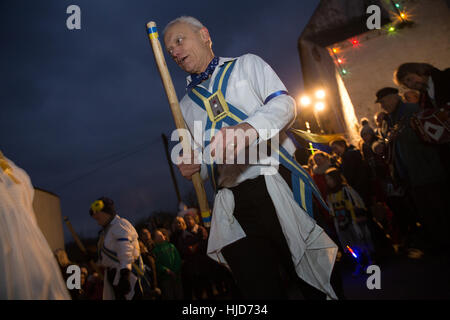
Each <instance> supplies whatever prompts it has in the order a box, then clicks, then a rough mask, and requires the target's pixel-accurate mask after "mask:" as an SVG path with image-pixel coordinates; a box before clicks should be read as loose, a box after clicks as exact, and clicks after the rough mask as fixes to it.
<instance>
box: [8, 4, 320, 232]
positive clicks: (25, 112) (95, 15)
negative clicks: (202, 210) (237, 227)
mask: <svg viewBox="0 0 450 320" xmlns="http://www.w3.org/2000/svg"><path fill="white" fill-rule="evenodd" d="M318 2H319V0H311V1H310V0H308V1H299V0H280V1H261V0H250V1H249V0H245V1H243V0H240V1H235V0H231V1H227V2H226V3H225V2H219V1H149V0H146V1H144V0H133V1H123V0H122V1H119V0H114V1H111V0H110V1H106V0H71V1H62V0H42V1H25V0H1V1H0V43H1V50H0V123H1V124H0V150H2V151H3V153H4V154H5V155H6V156H7V157H8V158H10V159H12V160H13V161H14V162H15V163H16V164H17V165H19V166H20V167H22V168H24V169H25V170H26V171H27V172H28V174H29V175H30V177H31V180H32V182H33V184H34V186H36V187H39V188H42V189H45V190H48V191H51V192H53V193H55V194H57V195H58V196H59V197H60V199H61V208H62V214H63V215H64V216H68V217H69V219H70V220H71V221H72V224H73V225H74V227H75V229H76V230H77V231H79V233H80V234H81V235H84V236H94V235H96V232H97V230H98V226H97V225H96V224H95V222H94V221H93V220H91V218H90V217H89V215H88V208H89V205H90V203H91V202H92V201H93V200H95V199H96V198H98V197H99V196H102V195H105V196H108V197H111V198H112V199H114V201H115V202H116V206H117V209H118V212H119V214H120V215H122V216H125V217H127V218H129V219H130V221H132V222H135V221H137V220H139V219H140V218H143V217H146V216H148V215H149V214H150V213H151V212H152V211H159V210H166V211H174V212H175V211H176V208H177V199H176V195H175V192H174V189H173V185H172V182H171V180H170V174H169V169H168V165H167V163H166V159H165V154H164V149H163V144H162V140H161V133H165V134H166V135H169V136H170V134H171V132H172V130H173V129H174V124H173V120H172V115H171V112H170V109H169V107H168V103H167V100H166V96H165V93H164V91H163V87H162V84H161V80H160V78H159V74H158V71H157V69H156V65H155V62H154V58H153V53H152V51H151V47H150V44H149V41H148V38H147V34H146V30H145V24H146V22H148V21H151V20H153V21H155V22H156V23H157V24H158V27H159V30H160V31H162V29H163V27H164V26H165V25H166V24H167V23H168V22H169V21H170V20H172V19H173V18H175V17H177V16H180V15H192V16H195V17H197V18H198V19H199V20H200V21H202V22H203V23H204V24H205V25H206V26H207V27H208V29H209V31H210V34H211V36H212V39H213V49H214V52H215V54H216V55H218V56H227V57H232V56H239V55H242V54H245V53H254V54H257V55H259V56H261V57H262V58H263V59H264V60H266V61H267V62H268V63H269V64H270V65H271V66H272V67H273V68H274V70H275V71H276V72H277V73H278V75H279V76H280V78H281V79H282V80H283V82H284V83H285V85H286V86H287V88H288V90H289V91H290V93H291V94H292V95H293V96H298V95H299V94H300V91H301V89H302V80H301V69H300V61H299V55H298V52H297V39H298V37H299V36H300V34H301V32H302V30H303V28H304V26H305V24H306V23H307V22H308V20H309V18H310V16H311V14H312V13H313V11H314V9H315V7H316V6H317V4H318ZM71 4H76V5H78V6H79V7H80V8H81V30H75V31H71V30H68V29H67V28H66V19H67V17H68V16H69V15H68V14H66V8H67V7H68V6H69V5H71ZM166 59H167V62H168V66H169V69H170V72H171V74H172V78H173V80H174V84H175V87H176V89H177V94H178V96H179V98H181V96H182V95H183V93H184V83H185V75H184V73H183V72H182V71H181V70H179V69H178V67H177V66H176V65H175V63H173V62H172V61H171V60H170V59H169V58H168V57H167V55H166ZM135 151H136V152H135ZM127 155H128V156H127ZM121 157H124V158H123V160H121V161H118V160H120V158H121ZM114 161H115V163H113V164H111V162H114ZM98 168H102V169H99V170H97V169H98ZM176 175H177V179H178V183H179V185H180V189H181V193H182V195H186V194H187V193H188V192H189V190H190V189H191V184H190V183H189V182H188V181H185V180H184V179H182V177H181V176H180V175H179V173H178V171H177V170H176ZM65 234H66V240H71V239H70V237H67V235H68V232H67V230H66V229H65Z"/></svg>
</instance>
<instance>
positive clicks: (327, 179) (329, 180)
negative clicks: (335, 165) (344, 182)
mask: <svg viewBox="0 0 450 320" xmlns="http://www.w3.org/2000/svg"><path fill="white" fill-rule="evenodd" d="M325 182H326V183H327V186H328V188H334V187H335V186H336V182H335V181H334V180H333V178H332V177H330V176H329V175H326V176H325Z"/></svg>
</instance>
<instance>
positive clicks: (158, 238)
mask: <svg viewBox="0 0 450 320" xmlns="http://www.w3.org/2000/svg"><path fill="white" fill-rule="evenodd" d="M154 241H155V243H161V242H164V241H166V237H164V235H163V233H162V232H161V231H156V232H155V240H154Z"/></svg>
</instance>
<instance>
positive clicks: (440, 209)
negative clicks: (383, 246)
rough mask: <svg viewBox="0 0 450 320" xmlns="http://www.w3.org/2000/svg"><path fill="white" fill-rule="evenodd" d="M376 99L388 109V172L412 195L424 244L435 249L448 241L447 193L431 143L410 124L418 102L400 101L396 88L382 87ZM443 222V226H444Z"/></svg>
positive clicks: (436, 155)
mask: <svg viewBox="0 0 450 320" xmlns="http://www.w3.org/2000/svg"><path fill="white" fill-rule="evenodd" d="M376 97H377V100H376V103H379V104H380V105H381V108H382V109H383V110H384V111H386V112H387V113H388V117H387V120H388V124H389V127H390V133H389V148H390V149H391V152H390V153H391V154H392V157H391V159H390V166H391V172H392V176H393V177H394V179H395V180H396V181H397V182H398V183H399V184H400V185H402V186H403V187H404V188H405V190H407V192H408V193H409V196H410V197H411V199H413V203H414V206H415V208H416V212H417V213H418V215H419V216H418V217H416V219H415V221H411V224H412V225H414V224H415V223H416V222H417V221H418V220H422V221H421V222H423V226H424V231H425V239H424V241H425V242H424V243H425V245H426V247H428V248H429V249H432V250H433V251H436V252H439V248H441V247H442V246H444V245H446V244H447V245H448V244H449V237H448V230H449V227H450V225H449V219H448V214H447V213H448V212H449V208H448V203H446V202H445V201H444V199H445V198H446V196H447V194H448V192H449V191H448V184H447V183H445V182H446V181H445V178H446V175H445V169H444V165H443V163H442V162H441V159H440V157H439V153H438V149H437V148H436V146H435V145H431V144H425V143H423V142H422V140H421V139H420V138H419V136H418V135H417V134H416V132H415V131H414V129H413V127H412V126H411V117H412V116H413V115H414V113H415V112H418V111H419V110H420V107H419V105H417V104H412V103H404V102H403V101H402V99H401V97H400V96H399V94H398V89H396V88H390V87H386V88H382V89H380V90H378V92H377V93H376ZM444 226H447V228H444Z"/></svg>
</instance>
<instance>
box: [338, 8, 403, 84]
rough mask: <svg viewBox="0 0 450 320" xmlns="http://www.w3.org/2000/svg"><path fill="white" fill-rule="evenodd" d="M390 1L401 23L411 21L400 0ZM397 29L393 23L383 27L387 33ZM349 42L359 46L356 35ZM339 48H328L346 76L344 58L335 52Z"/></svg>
mask: <svg viewBox="0 0 450 320" xmlns="http://www.w3.org/2000/svg"><path fill="white" fill-rule="evenodd" d="M390 3H391V5H392V7H393V8H394V10H395V14H396V15H397V16H398V19H399V20H400V21H401V24H408V23H411V21H409V20H408V14H407V13H406V10H405V8H404V7H403V5H402V4H401V3H400V2H394V0H390ZM397 29H398V28H396V27H395V25H394V23H392V24H390V25H388V27H387V28H385V30H386V31H387V33H388V34H392V33H394V32H396V31H397ZM350 42H351V44H352V46H353V48H356V47H359V46H360V40H359V39H358V38H357V37H354V38H352V39H350ZM339 50H340V48H338V47H334V48H332V49H331V50H330V52H331V56H332V57H333V60H334V62H335V64H336V66H337V67H338V69H339V73H340V74H341V75H343V76H346V75H348V70H347V69H346V68H345V67H344V66H343V64H344V62H345V59H343V58H342V57H339V56H338V55H337V53H339Z"/></svg>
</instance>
